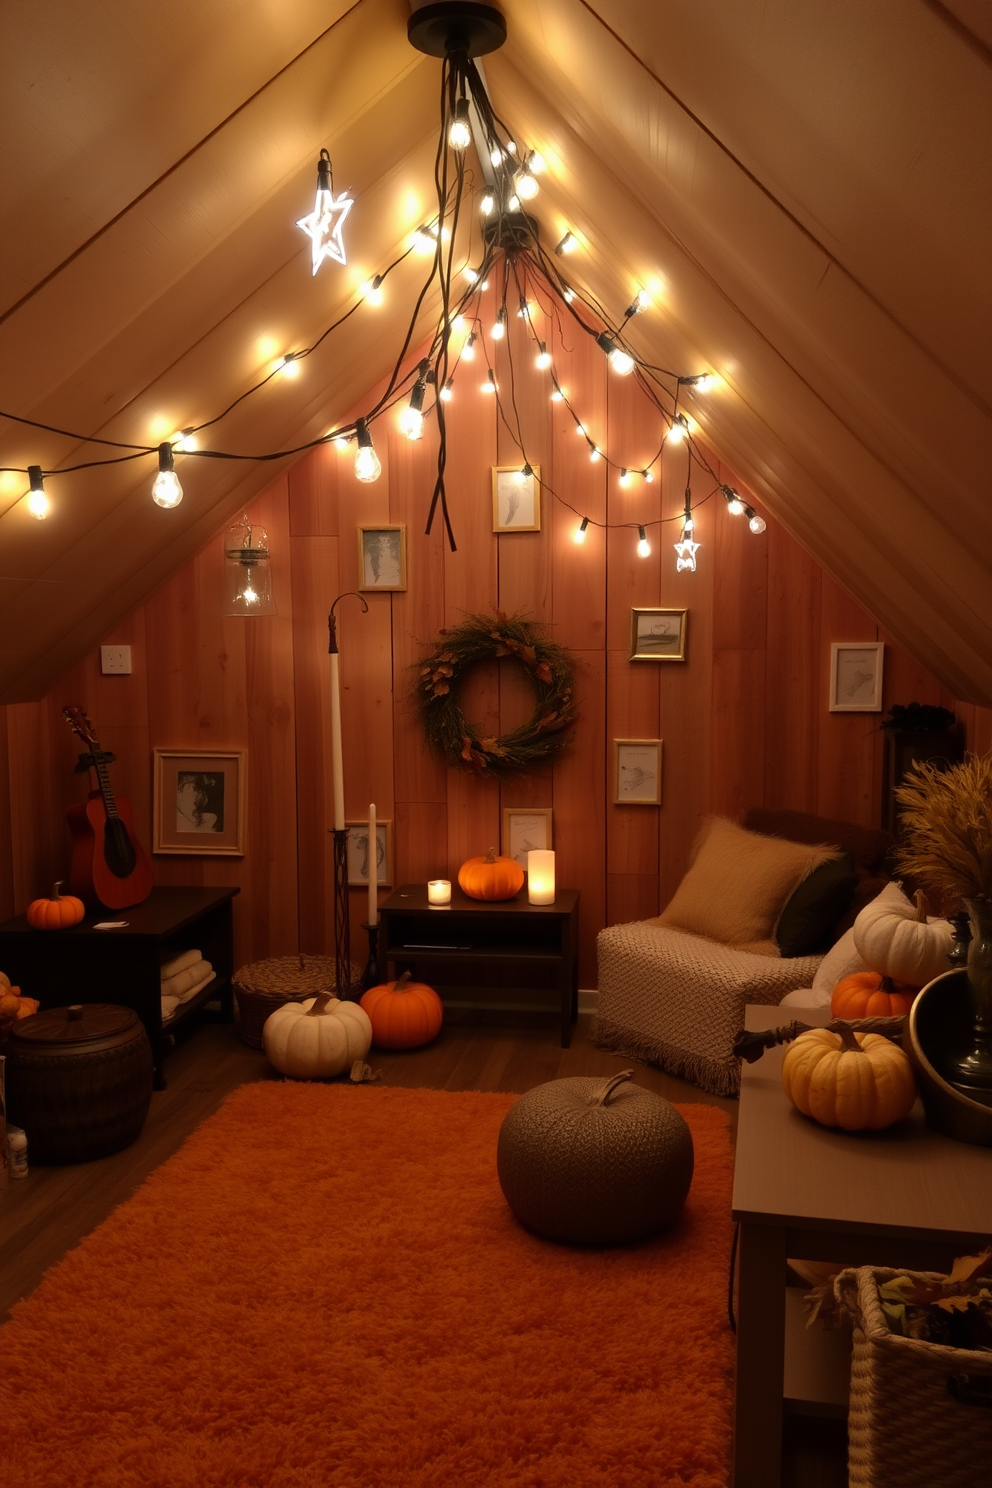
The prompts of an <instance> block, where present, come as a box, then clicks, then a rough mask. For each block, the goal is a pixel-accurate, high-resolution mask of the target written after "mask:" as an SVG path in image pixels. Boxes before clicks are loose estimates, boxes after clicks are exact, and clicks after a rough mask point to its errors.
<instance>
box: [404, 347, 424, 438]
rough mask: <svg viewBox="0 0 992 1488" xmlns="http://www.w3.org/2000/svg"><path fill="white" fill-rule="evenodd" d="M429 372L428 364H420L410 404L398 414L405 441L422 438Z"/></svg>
mask: <svg viewBox="0 0 992 1488" xmlns="http://www.w3.org/2000/svg"><path fill="white" fill-rule="evenodd" d="M429 371H430V363H429V362H421V364H420V373H419V376H418V377H417V381H416V382H415V383H414V385H413V391H412V392H411V394H410V402H409V403H408V405H407V406H406V408H404V410H403V412H402V413H401V414H400V428H401V429H402V430H403V433H404V434H405V435H406V437H407V439H423V437H424V413H423V409H424V394H425V392H426V391H427V374H428V372H429Z"/></svg>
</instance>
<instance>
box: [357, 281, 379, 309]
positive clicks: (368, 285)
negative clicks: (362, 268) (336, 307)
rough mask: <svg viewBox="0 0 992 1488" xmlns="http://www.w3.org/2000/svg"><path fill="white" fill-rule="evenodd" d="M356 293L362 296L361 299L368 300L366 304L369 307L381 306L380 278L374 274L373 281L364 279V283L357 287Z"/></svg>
mask: <svg viewBox="0 0 992 1488" xmlns="http://www.w3.org/2000/svg"><path fill="white" fill-rule="evenodd" d="M358 292H359V294H360V295H361V296H362V298H363V299H365V300H368V302H369V304H370V305H381V304H382V277H381V275H379V274H376V276H375V278H374V279H366V280H365V282H364V284H362V285H360V286H359V290H358Z"/></svg>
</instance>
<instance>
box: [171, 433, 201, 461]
mask: <svg viewBox="0 0 992 1488" xmlns="http://www.w3.org/2000/svg"><path fill="white" fill-rule="evenodd" d="M169 443H170V444H171V445H172V448H173V449H174V450H179V452H180V454H183V455H191V454H192V453H193V451H194V450H195V449H196V439H195V437H194V434H193V430H192V429H182V430H180V431H179V432H178V433H176V434H173V436H172V438H171V440H170V441H169Z"/></svg>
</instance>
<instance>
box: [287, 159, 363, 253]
mask: <svg viewBox="0 0 992 1488" xmlns="http://www.w3.org/2000/svg"><path fill="white" fill-rule="evenodd" d="M354 205H355V203H354V202H353V201H352V199H351V197H350V196H349V195H348V193H347V191H342V193H341V195H340V196H339V197H335V195H334V188H333V185H332V183H331V157H330V156H329V155H328V153H327V151H326V150H321V152H320V159H319V160H318V162H317V199H316V201H315V202H314V208H313V211H312V212H311V213H310V215H309V217H301V218H300V220H299V221H298V222H297V224H296V225H297V227H300V228H302V229H303V231H304V232H305V233H306V235H307V237H308V238H309V239H310V241H311V244H312V247H313V254H312V259H313V272H314V273H315V274H316V272H317V270H318V269H319V268H320V266H321V264H322V263H323V262H324V259H325V258H333V259H334V261H335V262H336V263H339V264H343V263H347V262H348V260H347V257H346V256H345V251H344V238H343V237H342V236H341V229H342V227H343V226H344V219H345V218H346V217H347V215H348V213H349V212H350V211H351V209H352V207H353V206H354Z"/></svg>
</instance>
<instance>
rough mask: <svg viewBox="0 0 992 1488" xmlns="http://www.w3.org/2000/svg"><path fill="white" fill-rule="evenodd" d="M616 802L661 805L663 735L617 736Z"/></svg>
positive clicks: (615, 763) (615, 752) (614, 765)
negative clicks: (652, 736) (643, 736)
mask: <svg viewBox="0 0 992 1488" xmlns="http://www.w3.org/2000/svg"><path fill="white" fill-rule="evenodd" d="M613 747H614V757H613V803H614V805H616V806H660V805H661V751H662V741H661V739H614V740H613Z"/></svg>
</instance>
